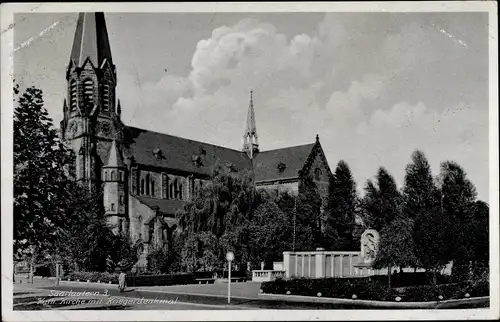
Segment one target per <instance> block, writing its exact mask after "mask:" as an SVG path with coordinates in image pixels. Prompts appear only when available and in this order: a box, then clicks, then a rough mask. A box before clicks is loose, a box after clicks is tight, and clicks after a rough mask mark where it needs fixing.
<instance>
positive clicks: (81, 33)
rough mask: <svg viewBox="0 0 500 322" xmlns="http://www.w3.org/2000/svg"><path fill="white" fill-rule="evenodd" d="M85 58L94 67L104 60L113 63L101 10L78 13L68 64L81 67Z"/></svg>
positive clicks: (97, 66)
mask: <svg viewBox="0 0 500 322" xmlns="http://www.w3.org/2000/svg"><path fill="white" fill-rule="evenodd" d="M87 58H88V59H89V60H90V61H91V63H92V65H93V66H94V67H95V68H99V67H100V66H101V65H102V64H103V62H104V60H107V61H108V62H109V63H110V64H111V65H113V60H112V58H111V47H110V45H109V39H108V31H107V29H106V21H105V19H104V13H103V12H81V13H79V14H78V21H77V23H76V31H75V38H74V39H73V48H72V50H71V57H70V65H73V66H76V67H82V66H83V65H84V63H85V61H86V60H87Z"/></svg>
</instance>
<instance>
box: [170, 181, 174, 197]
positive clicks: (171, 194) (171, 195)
mask: <svg viewBox="0 0 500 322" xmlns="http://www.w3.org/2000/svg"><path fill="white" fill-rule="evenodd" d="M169 190H170V191H169V199H174V183H173V182H172V183H170V189H169Z"/></svg>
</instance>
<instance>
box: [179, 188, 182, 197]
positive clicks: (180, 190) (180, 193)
mask: <svg viewBox="0 0 500 322" xmlns="http://www.w3.org/2000/svg"><path fill="white" fill-rule="evenodd" d="M179 199H180V200H182V184H180V185H179Z"/></svg>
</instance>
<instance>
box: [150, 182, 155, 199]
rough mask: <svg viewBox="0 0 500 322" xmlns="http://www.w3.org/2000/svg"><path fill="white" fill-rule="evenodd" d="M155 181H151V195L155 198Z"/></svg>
mask: <svg viewBox="0 0 500 322" xmlns="http://www.w3.org/2000/svg"><path fill="white" fill-rule="evenodd" d="M155 188H156V187H155V179H151V195H152V196H153V197H154V196H155Z"/></svg>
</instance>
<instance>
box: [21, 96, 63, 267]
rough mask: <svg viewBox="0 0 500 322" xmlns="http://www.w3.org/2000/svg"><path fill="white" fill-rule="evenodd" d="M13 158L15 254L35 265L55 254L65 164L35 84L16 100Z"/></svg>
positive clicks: (60, 215)
mask: <svg viewBox="0 0 500 322" xmlns="http://www.w3.org/2000/svg"><path fill="white" fill-rule="evenodd" d="M14 93H15V94H16V95H17V94H18V93H19V89H18V87H15V88H14ZM13 158H14V245H13V246H14V257H15V258H17V259H20V258H26V257H28V258H29V261H30V262H31V266H32V268H33V269H34V265H35V264H36V262H37V261H39V260H44V258H46V257H47V256H48V255H49V254H53V253H54V244H55V242H56V240H57V238H58V236H57V234H56V228H57V227H60V226H61V225H62V224H63V223H64V220H65V215H64V211H63V209H61V197H60V196H61V192H63V191H65V189H66V186H67V177H66V175H65V173H64V167H65V165H66V164H68V161H69V160H68V153H67V152H66V149H65V148H64V146H63V144H62V143H61V142H60V140H59V138H58V135H57V132H56V130H55V129H54V128H53V124H52V119H51V118H50V117H49V116H48V112H47V110H46V109H45V108H44V107H43V95H42V91H41V90H40V89H37V88H35V87H30V88H28V89H26V91H25V92H24V93H23V94H22V95H21V96H19V97H18V99H17V104H16V106H15V109H14V156H13ZM32 272H33V270H32ZM31 275H32V274H31Z"/></svg>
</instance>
